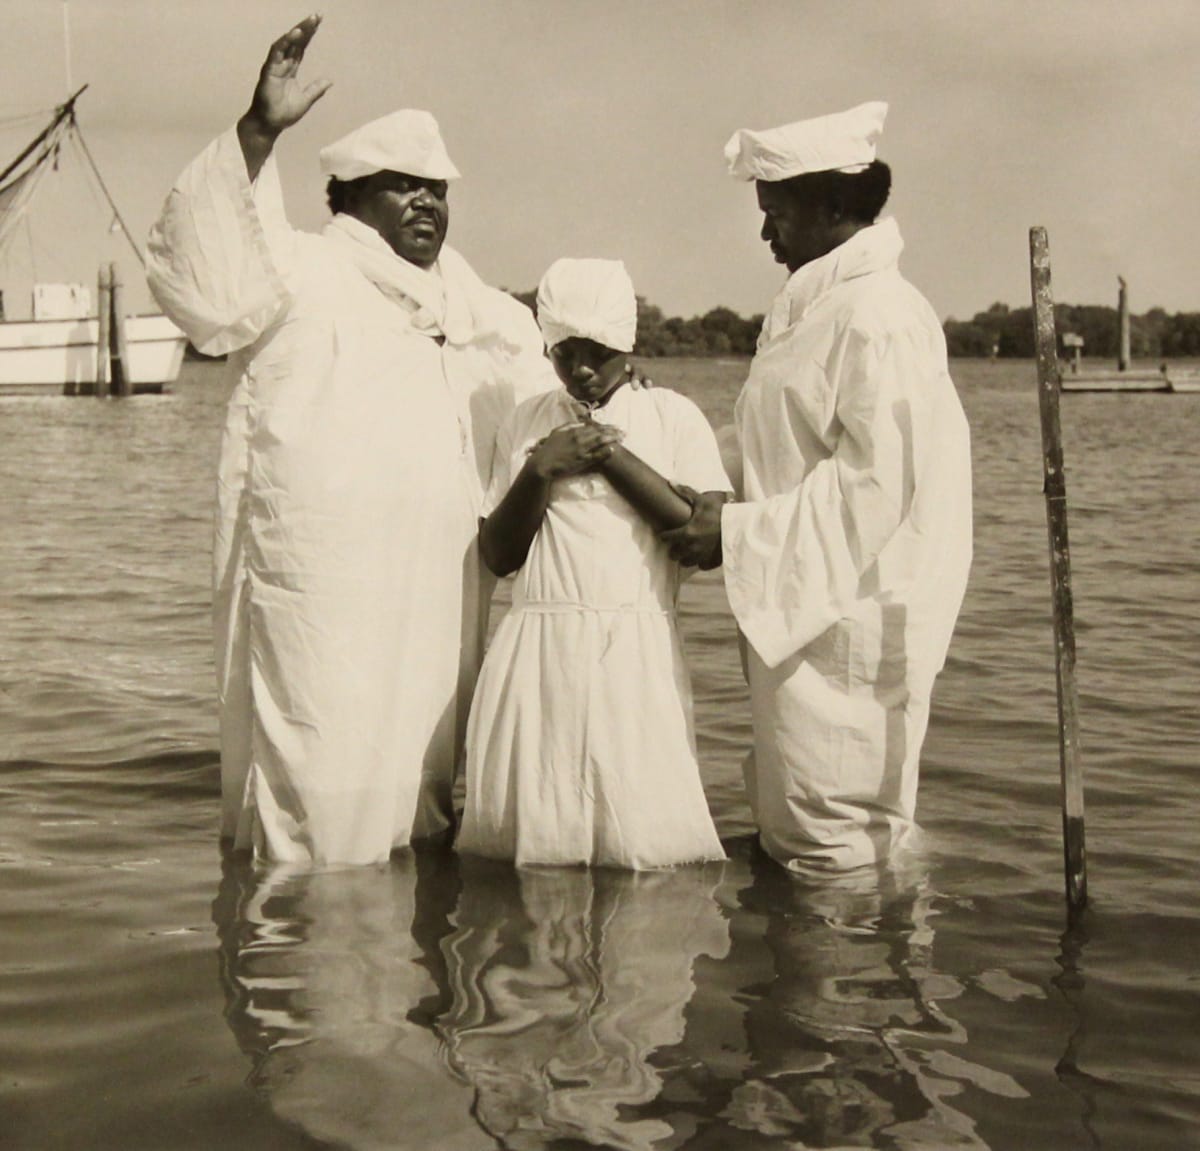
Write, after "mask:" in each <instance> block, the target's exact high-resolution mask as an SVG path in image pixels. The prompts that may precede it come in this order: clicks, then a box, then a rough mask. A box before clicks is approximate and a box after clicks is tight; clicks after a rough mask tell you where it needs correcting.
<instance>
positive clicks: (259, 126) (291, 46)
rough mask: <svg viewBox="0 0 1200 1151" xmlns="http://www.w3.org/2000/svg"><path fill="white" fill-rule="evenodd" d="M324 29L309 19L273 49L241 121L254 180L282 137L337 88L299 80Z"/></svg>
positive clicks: (240, 135) (324, 82)
mask: <svg viewBox="0 0 1200 1151" xmlns="http://www.w3.org/2000/svg"><path fill="white" fill-rule="evenodd" d="M320 26H321V17H320V16H318V15H313V16H306V17H305V18H304V19H303V20H301V21H300V23H299V24H297V25H296V26H295V27H294V28H291V29H289V30H288V31H287V32H285V33H284V34H283V35H282V36H280V37H279V39H278V40H276V41H275V43H274V44H272V45H271V50H270V51H269V52H268V53H267V58H266V60H264V61H263V66H262V68H261V70H260V71H259V73H258V83H257V84H256V85H255V88H254V96H253V97H252V98H251V100H250V108H249V110H248V111H247V112H246V114H245V115H244V116H243V117H242V118H241V119H240V120H239V121H238V140H239V142H240V143H241V146H242V155H243V156H245V158H246V169H247V171H248V172H249V175H250V179H251V180H253V179H254V178H255V177H256V176H257V175H258V173H259V171H260V170H261V168H262V166H263V164H264V163H265V162H266V159H267V157H268V156H269V155H270V153H271V149H272V147H273V146H274V144H275V140H276V138H277V137H278V136H279V134H280V133H281V132H283V131H284V130H285V129H287V128H290V127H291V126H292V125H293V124H295V123H296V122H297V121H298V120H300V119H302V118H303V117H304V115H305V114H306V113H307V112H308V110H309V109H310V108H311V107H312V106H313V105H314V104H315V103H316V102H317V101H318V100H319V99H320V98H321V97H322V96H324V95H325V93H326V92H328V91H329V89H330V88H331V87H332V86H333V84H332V81H329V80H313V81H311V82H310V83H308V84H304V83H302V82H301V81H300V79H299V72H300V63H301V61H302V60H303V59H304V52H305V50H306V49H307V48H308V44H309V41H310V40H311V39H312V38H313V37H314V36H315V35H316V33H317V29H318V28H319V27H320Z"/></svg>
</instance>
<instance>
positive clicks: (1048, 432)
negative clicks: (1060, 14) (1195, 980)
mask: <svg viewBox="0 0 1200 1151" xmlns="http://www.w3.org/2000/svg"><path fill="white" fill-rule="evenodd" d="M1029 274H1030V283H1031V286H1032V290H1033V322H1034V340H1035V346H1036V349H1037V375H1038V407H1039V409H1040V412H1041V423H1042V471H1043V475H1044V477H1045V486H1044V489H1043V490H1044V492H1045V495H1046V526H1047V529H1048V532H1049V538H1050V591H1051V601H1052V604H1053V609H1054V612H1053V614H1054V667H1055V678H1056V681H1057V686H1058V747H1059V769H1060V778H1061V801H1062V824H1063V862H1064V865H1065V870H1066V888H1067V904H1068V907H1069V908H1070V910H1071V911H1079V910H1081V909H1082V908H1083V907H1084V906H1085V905H1086V904H1087V850H1086V845H1085V841H1084V825H1083V768H1082V764H1081V763H1080V757H1079V695H1078V691H1077V689H1076V685H1075V621H1074V608H1073V601H1072V597H1071V552H1070V547H1069V544H1068V539H1067V487H1066V478H1065V476H1064V473H1063V448H1062V428H1061V425H1060V422H1059V406H1058V400H1059V392H1060V389H1061V384H1062V378H1061V376H1060V374H1059V368H1058V355H1057V350H1056V346H1055V332H1054V298H1053V295H1052V294H1051V291H1050V243H1049V240H1048V238H1047V236H1046V229H1045V228H1030V230H1029Z"/></svg>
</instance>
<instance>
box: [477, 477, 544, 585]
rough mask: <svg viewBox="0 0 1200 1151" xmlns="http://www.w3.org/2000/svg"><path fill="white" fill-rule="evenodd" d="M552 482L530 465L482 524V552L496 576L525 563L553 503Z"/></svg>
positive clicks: (486, 562)
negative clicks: (547, 510) (551, 495)
mask: <svg viewBox="0 0 1200 1151" xmlns="http://www.w3.org/2000/svg"><path fill="white" fill-rule="evenodd" d="M551 482H552V481H550V480H548V479H545V478H543V477H542V476H539V475H538V474H537V473H535V472H534V471H533V469H532V468H530V467H529V466H528V464H527V465H526V466H525V467H524V468H522V469H521V471H520V473H519V474H518V476H517V478H516V480H515V481H514V482H513V485H512V487H511V488H509V489H508V494H507V495H505V497H504V499H503V500H501V501H500V506H499V507H498V508H496V510H495V511H494V512H492V514H491V515H490V516H488V517H487V519H486V520H484V521H483V523H482V525H481V526H480V528H479V551H480V553H481V554H482V556H483V562H484V563H485V564H487V566H488V568H489V569H490V570H491V571H492V572H494V573H495V574H496V575H498V576H506V575H511V574H512V573H513V572H515V571H516V570H517V569H518V568H519V567H520V566H521V565H522V564H523V563H524V562H525V558H526V556H528V555H529V547H530V545H531V544H532V543H533V537H534V536H536V535H537V533H538V529H539V528H540V527H541V526H542V520H543V519H544V518H545V516H546V508H547V507H548V506H549V504H550V487H551Z"/></svg>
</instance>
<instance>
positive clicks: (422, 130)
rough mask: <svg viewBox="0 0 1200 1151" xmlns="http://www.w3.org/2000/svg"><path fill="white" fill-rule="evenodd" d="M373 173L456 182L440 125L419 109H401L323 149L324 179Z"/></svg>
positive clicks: (353, 178)
mask: <svg viewBox="0 0 1200 1151" xmlns="http://www.w3.org/2000/svg"><path fill="white" fill-rule="evenodd" d="M373 172H405V173H407V174H408V175H410V176H423V177H425V179H427V180H456V179H458V177H459V175H460V173H459V170H458V169H457V168H456V167H455V166H454V164H453V163H452V162H451V160H450V156H449V155H448V154H447V152H446V145H445V144H444V143H443V142H442V134H441V132H439V131H438V125H437V121H436V120H435V119H434V118H433V116H431V115H430V114H429V113H428V112H422V111H421V110H420V109H418V108H401V109H400V111H398V112H392V113H391V114H389V115H387V116H381V117H380V118H379V119H378V120H372V121H371V122H370V123H369V124H364V125H363V126H362V127H361V128H355V130H354V131H353V132H351V133H350V134H349V135H348V136H343V137H342V138H341V139H340V140H337V141H335V142H334V143H332V144H330V145H329V146H328V147H326V148H322V149H321V175H323V176H336V177H337V178H338V179H339V180H357V179H358V178H359V177H360V176H369V175H371V174H372V173H373Z"/></svg>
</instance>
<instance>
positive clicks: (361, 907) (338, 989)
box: [214, 844, 1070, 1151]
mask: <svg viewBox="0 0 1200 1151" xmlns="http://www.w3.org/2000/svg"><path fill="white" fill-rule="evenodd" d="M934 902H935V892H933V890H932V888H931V884H930V882H929V876H928V872H927V870H926V868H925V866H924V864H923V863H922V861H921V860H920V859H919V858H916V857H908V858H907V859H906V860H905V861H902V862H899V863H893V864H892V865H890V866H888V867H887V868H881V869H879V870H868V871H865V872H858V873H854V874H851V875H842V876H830V875H821V876H819V877H806V876H804V875H802V874H797V873H795V872H789V871H787V870H785V869H783V868H781V867H779V866H778V865H777V864H774V863H772V862H771V861H770V860H768V859H767V858H766V857H765V856H763V855H761V854H760V853H758V852H757V851H755V850H754V849H752V848H750V847H749V846H748V845H746V844H738V845H735V850H734V851H733V852H732V858H731V859H730V860H729V862H727V863H724V864H713V865H708V866H703V867H689V868H680V869H678V870H676V871H669V872H648V873H646V872H644V873H632V872H621V871H613V870H607V869H597V870H593V871H588V870H586V869H572V868H546V869H520V870H518V869H514V868H512V867H511V866H509V865H507V864H502V863H492V862H489V861H486V860H476V859H464V860H459V859H458V858H457V857H456V856H454V855H453V854H452V853H451V852H448V851H445V850H436V851H423V852H417V853H416V854H413V853H406V854H405V855H404V856H402V857H399V858H397V859H394V860H392V861H391V862H390V863H389V864H387V865H384V866H381V867H374V868H372V867H368V868H353V869H347V870H342V871H327V872H317V873H300V872H296V871H289V870H286V869H283V870H281V869H272V870H268V871H255V870H254V869H253V868H252V867H251V866H250V865H249V864H248V863H244V862H238V861H234V860H229V861H227V862H226V864H225V868H224V875H223V879H222V884H221V890H220V892H219V894H218V897H217V899H216V901H215V903H214V919H215V921H216V923H217V926H218V931H219V936H220V945H221V962H222V980H223V983H224V986H225V990H226V1004H227V1010H226V1015H227V1018H228V1022H229V1026H230V1028H231V1029H232V1031H233V1033H234V1034H235V1036H236V1037H237V1040H238V1043H239V1044H240V1046H241V1048H242V1050H243V1051H245V1052H246V1054H247V1055H248V1056H249V1057H250V1059H251V1061H252V1072H251V1075H250V1078H249V1082H250V1084H251V1085H252V1086H253V1087H254V1088H255V1089H256V1090H258V1091H259V1092H260V1093H261V1094H262V1095H263V1097H264V1098H265V1099H266V1100H267V1101H268V1102H269V1105H270V1106H271V1108H272V1110H273V1111H274V1112H275V1114H276V1115H278V1116H279V1117H281V1118H282V1119H284V1120H285V1121H287V1122H288V1123H290V1124H292V1125H294V1126H295V1127H296V1128H298V1129H299V1130H300V1131H303V1132H304V1133H306V1135H307V1136H308V1137H310V1138H312V1139H314V1140H317V1141H320V1142H321V1143H331V1144H334V1145H336V1146H339V1147H348V1148H354V1149H357V1151H376V1149H379V1151H382V1149H383V1148H388V1149H389V1151H408V1149H412V1151H416V1149H418V1148H419V1149H421V1151H426V1149H431V1148H436V1149H437V1151H487V1149H494V1148H497V1147H500V1148H505V1149H508V1151H542V1149H545V1151H569V1149H573V1148H574V1149H579V1148H585V1147H601V1148H609V1149H613V1151H626V1149H628V1151H635V1149H636V1151H650V1149H652V1148H653V1149H654V1151H743V1149H745V1151H755V1149H759V1148H761V1149H767V1148H770V1149H772V1151H774V1149H776V1148H780V1147H797V1148H798V1147H809V1148H818V1147H820V1148H845V1147H872V1146H875V1147H894V1148H901V1149H905V1151H916V1149H928V1151H933V1149H937V1151H951V1149H957V1148H970V1149H974V1151H979V1149H981V1148H986V1144H985V1143H984V1142H983V1140H982V1139H981V1138H980V1136H979V1134H978V1133H977V1131H976V1130H975V1126H974V1123H973V1122H972V1120H971V1119H970V1118H969V1117H968V1113H966V1111H965V1109H959V1108H961V1107H963V1104H964V1100H961V1099H959V1098H958V1097H960V1096H962V1095H963V1093H964V1092H965V1091H966V1090H968V1089H972V1090H982V1091H986V1092H989V1093H991V1094H993V1095H999V1096H1001V1097H1007V1098H1016V1097H1020V1096H1023V1095H1024V1094H1025V1093H1024V1092H1023V1090H1022V1089H1021V1088H1020V1087H1019V1086H1018V1085H1017V1084H1016V1083H1015V1082H1014V1081H1013V1080H1012V1079H1011V1078H1009V1077H1008V1076H1006V1075H1004V1074H1001V1073H999V1072H995V1071H991V1070H989V1069H987V1068H984V1067H981V1066H979V1065H978V1064H975V1063H972V1062H969V1061H968V1060H966V1059H964V1058H960V1057H959V1056H957V1055H955V1054H953V1053H952V1052H953V1049H954V1048H955V1047H962V1046H963V1045H965V1043H966V1039H967V1037H966V1035H965V1033H964V1032H963V1030H962V1028H961V1026H960V1025H959V1024H958V1023H956V1022H955V1021H954V1020H953V1019H952V1018H950V1017H949V1016H948V1015H947V1014H945V1013H944V1011H943V1009H942V1006H941V1004H943V1003H944V1002H945V1001H947V1000H951V999H954V998H956V997H957V996H959V995H960V994H962V991H963V988H962V986H961V985H960V984H959V983H958V981H957V980H955V979H953V978H950V977H948V976H945V975H939V974H938V973H937V971H936V969H935V967H934V962H933V923H934V921H935V918H936V911H935V909H934ZM1067 942H1068V941H1064V956H1068V957H1069V955H1070V952H1069V948H1068V947H1067ZM1066 969H1067V965H1066V964H1064V973H1066ZM1063 990H1064V993H1067V991H1068V985H1067V983H1065V982H1064V984H1063ZM1065 1065H1066V1069H1069V1065H1070V1060H1069V1058H1068V1059H1067V1060H1066V1061H1065Z"/></svg>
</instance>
